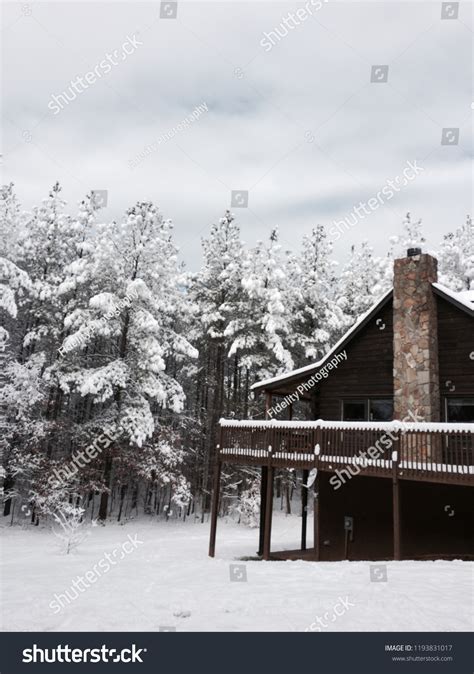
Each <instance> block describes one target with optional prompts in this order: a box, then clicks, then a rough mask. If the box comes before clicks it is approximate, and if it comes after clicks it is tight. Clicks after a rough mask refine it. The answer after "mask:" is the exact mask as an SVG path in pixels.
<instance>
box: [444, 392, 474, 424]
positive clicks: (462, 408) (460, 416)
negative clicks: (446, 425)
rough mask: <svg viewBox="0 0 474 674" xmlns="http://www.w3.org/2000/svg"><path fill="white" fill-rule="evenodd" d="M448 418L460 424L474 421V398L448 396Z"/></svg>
mask: <svg viewBox="0 0 474 674" xmlns="http://www.w3.org/2000/svg"><path fill="white" fill-rule="evenodd" d="M446 420H447V421H450V422H453V423H458V424H465V423H472V422H474V398H446Z"/></svg>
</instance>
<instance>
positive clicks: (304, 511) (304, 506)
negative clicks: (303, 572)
mask: <svg viewBox="0 0 474 674" xmlns="http://www.w3.org/2000/svg"><path fill="white" fill-rule="evenodd" d="M308 476H309V471H307V470H304V471H303V484H302V485H301V549H302V550H306V527H307V520H308V487H306V486H305V485H307V484H308Z"/></svg>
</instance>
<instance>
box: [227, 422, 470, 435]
mask: <svg viewBox="0 0 474 674" xmlns="http://www.w3.org/2000/svg"><path fill="white" fill-rule="evenodd" d="M219 425H220V426H221V427H222V428H254V429H257V428H260V429H265V428H267V429H269V428H288V429H294V430H297V429H315V428H321V429H339V430H358V431H405V432H410V433H412V432H420V433H474V423H470V424H467V423H465V424H455V423H442V422H426V421H419V422H418V421H417V422H405V421H326V420H324V419H317V420H316V421H277V420H274V419H273V420H268V421H256V420H237V419H220V420H219Z"/></svg>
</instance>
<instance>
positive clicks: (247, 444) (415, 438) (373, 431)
mask: <svg viewBox="0 0 474 674" xmlns="http://www.w3.org/2000/svg"><path fill="white" fill-rule="evenodd" d="M219 425H220V429H221V430H220V443H219V444H220V446H219V455H220V458H221V460H222V461H227V462H233V463H244V464H256V465H273V466H275V467H292V468H311V467H318V468H319V469H320V470H326V471H336V470H342V469H343V468H345V467H346V469H347V467H350V468H352V471H357V473H359V472H360V473H363V474H365V475H371V474H372V475H385V476H389V475H391V474H393V471H396V474H397V476H398V477H400V478H405V479H415V480H419V479H423V480H430V481H435V482H456V483H463V484H465V483H474V424H444V423H405V422H397V421H392V422H383V423H382V422H349V421H323V420H318V421H235V420H227V419H221V421H220V422H219Z"/></svg>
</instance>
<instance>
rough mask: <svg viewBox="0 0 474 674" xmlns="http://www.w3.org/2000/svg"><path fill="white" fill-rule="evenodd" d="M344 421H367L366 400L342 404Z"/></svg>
mask: <svg viewBox="0 0 474 674" xmlns="http://www.w3.org/2000/svg"><path fill="white" fill-rule="evenodd" d="M342 420H343V421H367V401H366V400H343V402H342Z"/></svg>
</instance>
